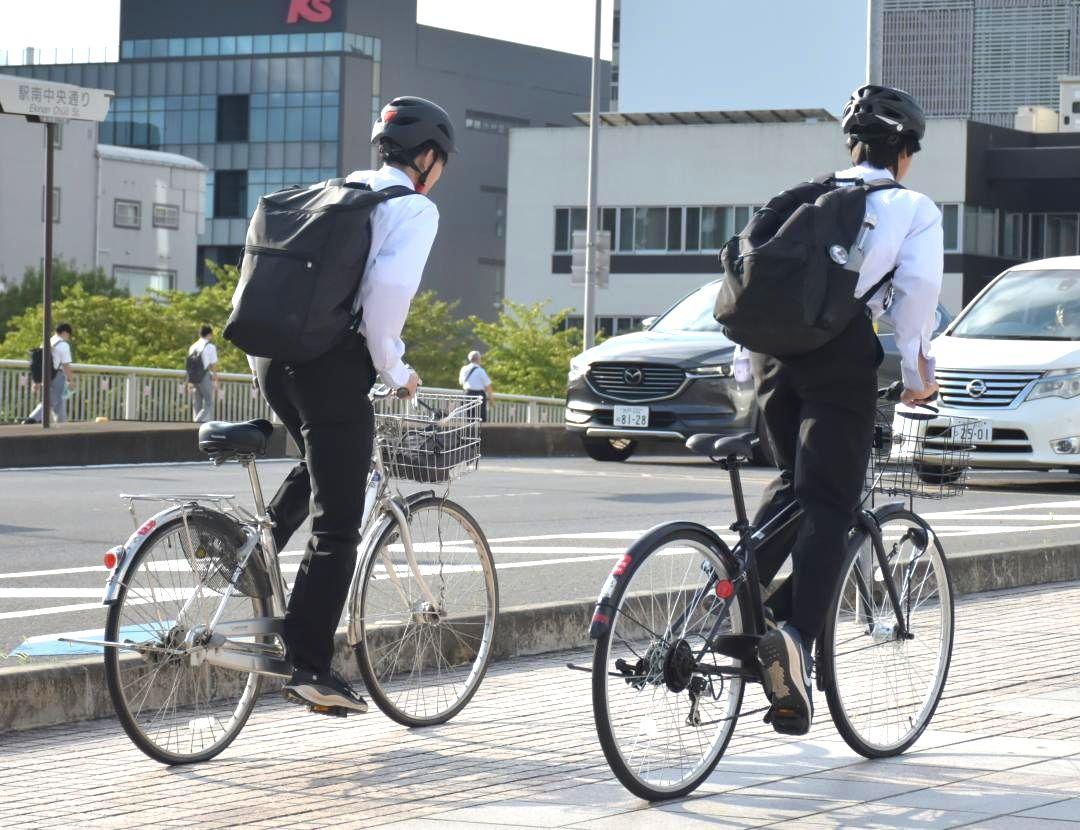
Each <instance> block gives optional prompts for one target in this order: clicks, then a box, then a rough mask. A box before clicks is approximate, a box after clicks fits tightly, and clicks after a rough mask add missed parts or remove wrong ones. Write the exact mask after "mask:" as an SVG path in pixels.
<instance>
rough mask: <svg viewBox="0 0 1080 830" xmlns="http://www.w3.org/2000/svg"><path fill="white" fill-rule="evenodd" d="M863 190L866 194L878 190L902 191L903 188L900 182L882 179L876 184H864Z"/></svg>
mask: <svg viewBox="0 0 1080 830" xmlns="http://www.w3.org/2000/svg"><path fill="white" fill-rule="evenodd" d="M863 188H864V189H865V190H866V192H867V193H868V194H869V193H876V192H877V191H879V190H903V189H904V186H903V185H902V184H900V182H897V181H893V180H892V179H882V180H881V181H877V182H864V183H863Z"/></svg>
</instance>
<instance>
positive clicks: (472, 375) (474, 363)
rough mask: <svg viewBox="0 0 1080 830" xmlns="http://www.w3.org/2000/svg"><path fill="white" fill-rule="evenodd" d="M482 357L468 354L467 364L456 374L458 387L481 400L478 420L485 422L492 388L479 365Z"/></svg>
mask: <svg viewBox="0 0 1080 830" xmlns="http://www.w3.org/2000/svg"><path fill="white" fill-rule="evenodd" d="M483 357H484V356H483V355H482V354H480V352H478V351H475V350H473V351H471V352H469V362H468V363H466V364H465V365H464V366H462V367H461V371H460V372H458V385H459V386H461V388H462V389H464V390H465V394H466V395H474V396H475V397H478V398H481V399H482V400H481V402H480V420H481V421H486V420H487V419H488V412H487V408H488V404H489V403H490V402H491V399H492V395H493V387H492V385H491V378H490V377H488V373H487V370H486V369H484V367H483V366H481V365H480V363H481V361H482V360H483Z"/></svg>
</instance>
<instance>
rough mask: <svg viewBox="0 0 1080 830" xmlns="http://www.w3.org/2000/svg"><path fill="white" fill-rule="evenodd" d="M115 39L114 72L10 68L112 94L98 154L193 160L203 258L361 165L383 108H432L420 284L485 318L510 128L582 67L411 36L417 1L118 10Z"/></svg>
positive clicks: (577, 102)
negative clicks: (276, 199)
mask: <svg viewBox="0 0 1080 830" xmlns="http://www.w3.org/2000/svg"><path fill="white" fill-rule="evenodd" d="M120 38H121V42H120V60H119V62H117V63H99V64H81V65H69V66H30V67H20V68H19V69H18V70H17V71H18V72H19V73H20V74H26V75H33V76H37V77H48V78H52V79H55V80H63V81H67V82H69V83H76V84H82V85H86V86H96V87H100V88H106V89H113V90H115V91H116V99H115V101H114V105H113V108H112V111H111V113H110V116H109V119H108V120H107V121H106V122H105V123H103V124H102V125H101V131H102V135H101V140H102V141H103V142H104V143H112V144H119V145H127V146H131V147H138V148H146V149H155V150H164V151H168V152H172V153H179V154H182V155H185V156H190V157H192V158H196V159H198V160H199V161H201V162H202V163H203V164H204V165H206V167H207V168H208V169H209V171H210V172H209V175H208V181H207V187H206V197H205V198H206V204H205V213H206V217H207V219H206V227H205V230H204V231H203V232H202V233H200V235H199V257H200V259H202V258H203V257H209V258H211V259H214V260H217V261H219V262H234V261H236V260H237V259H238V257H239V255H240V253H241V246H242V245H243V242H244V234H245V230H246V226H247V220H248V217H249V216H250V214H251V212H252V211H253V210H254V207H255V202H256V200H257V199H258V197H259V196H260V195H261V194H263V193H266V192H268V191H272V190H276V189H279V188H281V187H283V186H287V185H291V184H308V183H311V182H315V181H318V180H320V179H325V178H330V177H332V176H336V175H339V174H344V173H347V172H348V171H350V170H354V169H358V168H359V169H363V168H367V167H369V166H370V165H371V163H372V153H371V148H370V134H371V124H372V121H373V120H374V118H375V116H376V114H377V113H378V111H379V109H380V108H381V107H382V106H383V105H384V104H386V103H387V102H388V101H389V100H390V99H391V98H392V97H394V96H397V95H402V94H410V95H420V96H423V97H426V98H430V99H432V100H435V101H437V102H439V103H440V104H442V105H443V106H445V107H446V108H447V110H448V111H449V112H450V115H451V117H452V118H453V120H454V123H455V125H456V127H457V132H458V136H459V145H460V149H461V152H460V154H459V155H458V156H456V157H455V158H453V159H452V160H451V162H450V164H449V168H448V171H447V174H446V176H445V177H444V178H443V181H442V182H440V184H439V186H438V188H437V189H436V190H435V191H434V193H433V197H434V199H435V201H436V203H437V205H438V206H439V210H440V214H441V223H440V230H439V237H438V239H437V241H436V244H435V247H434V249H433V251H432V254H431V258H430V260H429V263H428V267H427V270H426V272H425V279H424V287H427V288H435V289H436V290H438V291H439V293H440V294H442V295H443V296H444V297H446V298H448V299H459V300H460V301H461V311H462V312H464V313H479V314H481V315H484V316H491V315H492V314H494V312H495V311H496V307H497V305H498V303H500V302H501V299H502V293H503V274H504V267H505V263H504V256H505V255H504V233H505V221H506V198H507V194H506V165H507V132H508V130H509V129H510V128H511V127H521V126H529V125H536V126H561V125H566V124H569V123H571V122H572V120H573V117H572V114H573V113H574V112H576V111H581V110H583V109H587V108H588V89H589V70H590V62H589V60H588V59H586V58H583V57H579V56H575V55H568V54H564V53H559V52H553V51H550V50H545V49H538V48H534V47H529V46H521V45H518V44H513V43H507V42H503V41H498V40H492V39H488V38H482V37H475V36H472V35H466V34H461V33H458V32H452V31H447V30H444V29H436V28H431V27H426V26H420V25H417V22H416V2H415V0H318V2H310V0H262V1H261V2H258V3H253V2H245V0H154V2H149V0H123V2H122V4H121V12H120ZM603 89H604V90H605V94H604V101H603V102H602V104H603V105H605V106H606V98H607V96H606V90H607V83H606V78H605V83H604V85H603ZM585 169H586V168H585V167H584V166H583V167H582V168H581V170H580V171H579V174H580V178H581V180H582V185H581V189H582V191H584V176H585Z"/></svg>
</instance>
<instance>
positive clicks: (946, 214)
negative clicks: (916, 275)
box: [938, 205, 960, 251]
mask: <svg viewBox="0 0 1080 830" xmlns="http://www.w3.org/2000/svg"><path fill="white" fill-rule="evenodd" d="M938 207H940V208H941V229H942V231H943V233H944V237H945V250H946V251H959V250H960V237H959V234H960V219H959V216H960V206H959V205H938Z"/></svg>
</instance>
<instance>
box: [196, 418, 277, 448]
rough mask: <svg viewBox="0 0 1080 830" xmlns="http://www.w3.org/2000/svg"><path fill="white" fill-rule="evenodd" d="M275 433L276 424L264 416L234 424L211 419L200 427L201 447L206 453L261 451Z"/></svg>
mask: <svg viewBox="0 0 1080 830" xmlns="http://www.w3.org/2000/svg"><path fill="white" fill-rule="evenodd" d="M273 434H274V425H273V424H271V423H270V422H269V421H267V420H265V419H263V418H256V419H255V420H254V421H244V422H242V423H239V424H232V423H229V422H227V421H209V422H207V423H205V424H203V425H202V426H201V427H199V449H200V450H202V451H203V452H205V453H220V452H235V453H261V452H265V451H266V442H267V441H268V440H269V439H270V436H271V435H273Z"/></svg>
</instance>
